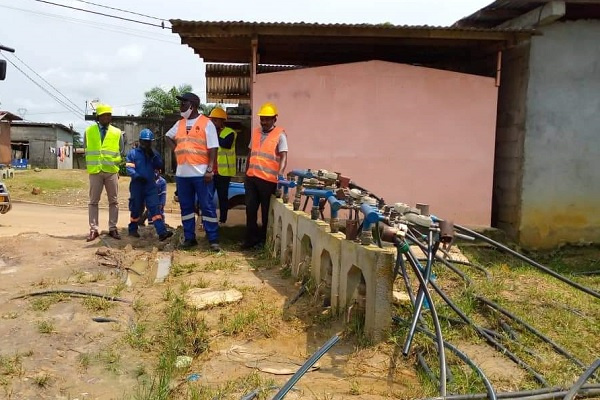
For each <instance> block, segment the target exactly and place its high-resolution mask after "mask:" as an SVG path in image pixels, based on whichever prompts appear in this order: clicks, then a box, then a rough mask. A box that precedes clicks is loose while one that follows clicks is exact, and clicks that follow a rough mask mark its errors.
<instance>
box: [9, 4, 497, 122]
mask: <svg viewBox="0 0 600 400" xmlns="http://www.w3.org/2000/svg"><path fill="white" fill-rule="evenodd" d="M48 1H51V2H53V3H60V4H64V5H68V6H72V7H77V8H83V9H87V10H93V11H98V12H102V13H107V14H113V15H119V16H122V17H125V18H130V19H136V20H139V21H144V22H149V23H158V24H160V21H157V20H154V19H149V18H144V17H141V16H139V15H133V14H126V13H123V12H118V11H115V10H110V9H107V8H103V7H96V6H92V5H90V4H86V3H85V1H81V0H48ZM89 1H90V2H93V3H96V4H102V5H104V6H108V7H116V8H121V9H125V10H128V11H134V12H137V13H141V14H146V15H148V16H153V17H158V18H164V19H165V22H166V23H167V25H168V21H167V20H168V19H171V18H179V19H184V20H199V21H232V20H243V21H264V22H318V23H382V22H390V23H392V24H410V25H439V26H444V25H450V24H452V23H453V22H455V21H456V20H458V19H460V18H462V17H464V16H466V15H469V14H471V13H472V12H474V11H476V10H478V9H480V8H482V7H484V6H485V5H487V4H489V3H490V2H491V0H370V1H367V0H360V1H358V0H304V1H293V0H278V1H274V0H252V1H250V0H229V1H213V0H211V1H203V0H170V1H169V0H160V1H159V0H110V1H106V0H89ZM0 44H2V45H4V46H8V47H12V48H14V49H15V50H16V53H15V54H14V55H12V54H9V53H6V52H2V55H3V56H4V57H5V58H6V59H8V60H10V61H12V62H14V63H15V64H16V66H17V67H19V68H21V69H22V70H23V71H24V72H25V73H27V75H29V76H30V77H31V78H32V79H33V80H35V81H36V82H37V83H39V84H40V85H42V86H44V87H45V88H46V89H47V90H48V91H49V92H51V93H52V94H54V95H56V96H57V97H59V98H60V99H61V100H63V101H65V102H66V100H64V99H63V98H62V97H61V96H60V94H58V93H56V91H55V90H54V89H53V88H52V87H49V86H48V85H47V84H46V83H45V82H44V81H43V80H42V78H43V79H44V80H45V81H47V82H48V83H49V84H51V85H52V86H53V87H54V88H56V89H58V90H59V91H60V92H61V93H62V94H64V95H65V96H66V97H67V98H68V99H69V100H70V101H71V102H72V103H73V104H71V103H68V104H69V105H70V106H71V107H75V106H76V107H77V108H79V109H81V110H84V109H85V106H86V101H91V100H93V99H100V100H101V101H102V102H106V103H108V104H111V105H113V107H114V109H115V111H114V113H115V114H136V115H137V114H139V112H140V109H141V103H142V101H143V99H144V92H145V91H147V90H148V89H150V88H152V87H154V86H164V87H166V88H169V87H171V86H173V85H175V86H178V85H180V84H183V83H189V84H191V85H192V86H193V88H194V91H195V92H196V93H197V94H199V95H200V96H201V98H202V100H203V101H204V100H205V97H204V92H205V80H204V66H203V63H202V60H201V59H200V58H199V57H198V56H197V55H195V54H194V53H193V51H192V50H191V49H190V48H188V47H187V46H183V45H181V44H180V41H179V36H178V35H176V34H173V33H170V31H169V30H161V29H160V28H154V27H150V26H144V25H141V24H137V23H133V22H125V21H120V20H116V19H113V18H107V17H102V16H99V15H92V14H89V13H85V12H82V11H77V10H69V9H66V8H62V7H59V6H56V5H51V4H45V3H42V2H40V1H36V0H0ZM15 56H16V57H18V59H17V58H15ZM21 61H22V62H24V64H23V63H22V62H21ZM38 75H39V76H38ZM0 110H7V111H10V112H12V113H15V114H18V115H24V118H25V119H26V120H29V121H34V122H59V123H62V124H65V125H69V124H70V123H72V124H73V125H74V127H75V129H77V130H78V131H80V132H82V131H83V130H84V129H85V126H86V125H87V124H88V123H86V122H84V120H83V116H82V114H81V113H77V114H75V113H73V112H70V111H68V110H67V108H65V107H64V106H62V105H61V104H59V103H58V102H57V101H56V100H54V99H53V98H52V97H51V96H50V95H48V94H47V93H45V92H44V91H43V90H42V89H40V88H39V87H38V86H36V85H35V84H34V83H33V82H31V81H30V80H29V79H27V77H25V76H24V75H23V73H21V72H20V71H19V70H17V69H16V68H15V67H14V66H13V65H10V63H9V65H8V71H7V77H6V80H4V81H0Z"/></svg>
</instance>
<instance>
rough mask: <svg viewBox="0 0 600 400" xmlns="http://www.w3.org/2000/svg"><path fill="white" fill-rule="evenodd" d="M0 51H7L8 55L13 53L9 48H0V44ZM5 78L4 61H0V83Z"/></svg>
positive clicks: (0, 46) (13, 50)
mask: <svg viewBox="0 0 600 400" xmlns="http://www.w3.org/2000/svg"><path fill="white" fill-rule="evenodd" d="M0 51H8V52H9V53H14V52H15V49H13V48H11V47H6V46H2V45H1V44H0ZM5 78H6V60H0V81H3V80H4V79H5Z"/></svg>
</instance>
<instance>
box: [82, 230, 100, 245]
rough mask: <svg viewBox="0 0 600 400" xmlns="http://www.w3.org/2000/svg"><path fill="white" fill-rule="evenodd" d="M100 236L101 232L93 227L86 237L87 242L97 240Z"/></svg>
mask: <svg viewBox="0 0 600 400" xmlns="http://www.w3.org/2000/svg"><path fill="white" fill-rule="evenodd" d="M99 236H100V234H99V233H98V231H96V230H94V229H92V230H91V231H90V234H89V235H88V237H87V238H86V239H85V241H86V242H91V241H92V240H95V239H96V238H97V237H99Z"/></svg>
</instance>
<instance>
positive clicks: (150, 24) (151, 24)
mask: <svg viewBox="0 0 600 400" xmlns="http://www.w3.org/2000/svg"><path fill="white" fill-rule="evenodd" d="M34 1H37V2H38V3H45V4H50V5H53V6H57V7H64V8H69V9H71V10H77V11H82V12H86V13H90V14H96V15H101V16H103V17H109V18H116V19H120V20H123V21H128V22H134V23H136V24H142V25H148V26H154V27H157V28H162V29H171V27H165V26H164V23H163V24H161V25H158V24H153V23H150V22H144V21H138V20H137V19H131V18H125V17H119V16H118V15H112V14H105V13H101V12H98V11H92V10H86V9H83V8H78V7H72V6H67V5H65V4H59V3H53V2H51V1H46V0H34Z"/></svg>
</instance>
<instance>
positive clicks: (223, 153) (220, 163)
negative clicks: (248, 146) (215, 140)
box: [217, 127, 237, 176]
mask: <svg viewBox="0 0 600 400" xmlns="http://www.w3.org/2000/svg"><path fill="white" fill-rule="evenodd" d="M231 133H233V143H232V144H231V148H230V149H224V148H223V147H219V152H218V153H217V171H218V173H219V175H221V176H235V172H236V167H235V165H236V160H235V142H236V140H237V132H236V131H234V130H233V129H231V128H227V127H225V128H223V130H222V131H221V133H219V137H220V138H221V139H224V138H226V137H227V136H228V135H229V134H231Z"/></svg>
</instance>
